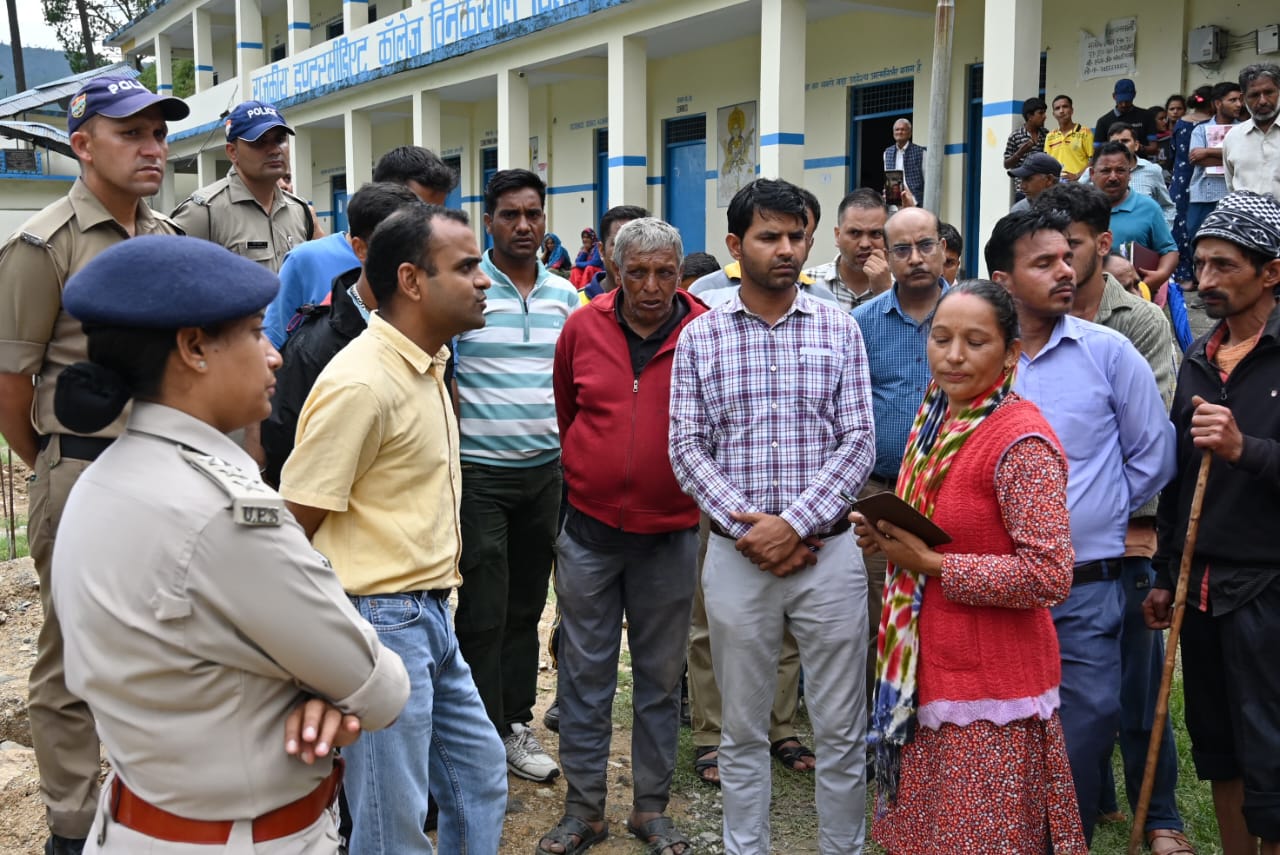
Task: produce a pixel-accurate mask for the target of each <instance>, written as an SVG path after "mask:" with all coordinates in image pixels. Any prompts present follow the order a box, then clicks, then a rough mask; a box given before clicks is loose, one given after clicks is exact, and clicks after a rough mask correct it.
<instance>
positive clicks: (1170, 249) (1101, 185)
mask: <svg viewBox="0 0 1280 855" xmlns="http://www.w3.org/2000/svg"><path fill="white" fill-rule="evenodd" d="M1136 160H1137V159H1136V156H1135V155H1134V153H1133V152H1132V151H1130V150H1129V147H1128V146H1126V145H1125V144H1124V143H1121V142H1107V143H1103V144H1102V145H1101V146H1099V147H1098V148H1097V149H1096V150H1095V151H1094V153H1093V172H1092V181H1093V186H1095V187H1097V188H1098V189H1099V190H1101V191H1102V192H1103V193H1105V194H1106V196H1107V199H1108V200H1110V202H1111V233H1112V235H1114V237H1115V243H1116V244H1126V243H1136V244H1138V245H1139V246H1143V247H1146V248H1147V249H1149V250H1151V251H1152V252H1155V253H1157V254H1159V256H1160V260H1159V262H1158V263H1157V264H1156V265H1155V267H1153V268H1148V267H1142V266H1141V265H1139V264H1135V265H1134V267H1136V268H1137V270H1138V275H1139V276H1141V277H1142V281H1143V282H1145V283H1147V287H1148V288H1150V289H1151V293H1152V294H1155V293H1156V292H1157V291H1158V290H1160V287H1161V286H1163V285H1164V284H1165V283H1166V282H1168V281H1169V277H1170V276H1172V275H1173V271H1174V268H1176V267H1177V266H1178V245H1177V243H1175V242H1174V240H1173V233H1172V232H1170V231H1169V225H1168V223H1166V222H1165V219H1164V214H1163V213H1162V212H1161V210H1160V206H1159V205H1158V204H1156V202H1155V201H1154V200H1153V199H1151V198H1150V197H1147V196H1143V195H1141V194H1139V193H1135V192H1133V190H1131V189H1130V187H1129V176H1130V175H1131V174H1132V173H1133V169H1134V165H1135V163H1136Z"/></svg>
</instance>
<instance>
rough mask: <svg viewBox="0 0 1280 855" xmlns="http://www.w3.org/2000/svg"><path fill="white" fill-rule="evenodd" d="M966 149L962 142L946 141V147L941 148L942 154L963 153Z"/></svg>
mask: <svg viewBox="0 0 1280 855" xmlns="http://www.w3.org/2000/svg"><path fill="white" fill-rule="evenodd" d="M966 151H968V146H966V145H965V144H964V143H962V142H953V143H947V147H946V148H944V149H943V150H942V153H943V154H964V153H965V152H966Z"/></svg>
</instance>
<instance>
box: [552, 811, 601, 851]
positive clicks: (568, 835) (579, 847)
mask: <svg viewBox="0 0 1280 855" xmlns="http://www.w3.org/2000/svg"><path fill="white" fill-rule="evenodd" d="M608 836H609V823H607V822H606V823H605V824H604V827H603V828H601V829H600V830H599V831H596V830H595V829H594V828H592V827H591V826H590V825H588V824H587V823H586V822H585V821H584V820H581V819H578V818H577V817H576V816H568V815H566V816H562V817H560V821H559V822H557V823H556V827H555V828H553V829H551V830H550V831H548V832H547V833H546V834H544V835H542V839H541V840H539V841H538V848H537V849H535V850H534V855H577V853H579V852H586V851H587V850H588V849H590V848H591V847H592V846H595V845H596V844H597V843H599V842H601V841H602V840H605V839H606V838H608ZM575 837H576V838H578V842H577V843H574V842H573V838H575ZM543 840H545V841H547V842H549V843H559V844H560V845H561V846H563V847H564V851H562V852H554V851H552V850H550V849H544V848H543V846H542V841H543Z"/></svg>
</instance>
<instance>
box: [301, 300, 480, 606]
mask: <svg viewBox="0 0 1280 855" xmlns="http://www.w3.org/2000/svg"><path fill="white" fill-rule="evenodd" d="M448 358H449V349H448V348H447V347H445V348H441V349H440V351H439V352H438V353H436V354H435V356H434V357H433V356H431V355H429V354H427V353H425V352H424V351H423V350H422V349H421V348H419V347H418V346H417V345H416V344H414V343H413V342H412V341H410V340H409V339H408V338H406V337H405V336H404V335H403V334H402V333H400V331H399V330H397V329H396V328H395V327H393V326H391V325H390V324H388V323H387V322H386V321H384V320H383V319H382V317H381V316H380V315H378V314H377V313H376V312H375V313H374V314H373V316H372V317H370V319H369V326H368V328H367V329H365V331H364V332H363V333H361V334H360V335H358V336H357V337H356V338H355V339H354V340H353V341H352V342H351V343H350V344H349V345H347V346H346V347H345V348H344V349H343V350H342V351H340V352H339V353H338V355H337V356H335V357H334V358H333V360H332V361H331V362H330V363H329V364H328V366H326V367H325V369H324V371H322V372H321V373H320V376H319V378H317V379H316V383H315V386H313V387H312V389H311V394H310V395H308V396H307V400H306V403H304V404H303V405H302V412H301V413H300V414H299V416H298V431H297V438H298V441H297V444H296V445H295V446H294V449H293V453H292V454H291V455H289V459H288V461H286V462H285V465H284V471H283V472H282V473H281V475H280V492H281V494H282V495H283V496H284V497H285V498H287V499H289V500H290V501H292V502H297V503H298V504H301V505H310V506H311V507H314V508H324V509H326V510H328V511H329V512H330V513H329V515H328V516H326V517H325V518H324V521H323V522H322V523H321V524H320V527H319V528H318V529H317V530H316V533H315V535H314V537H313V539H312V540H313V542H314V543H315V545H316V549H319V550H320V551H321V552H323V553H324V554H325V555H327V556H328V557H329V560H330V561H332V562H333V569H334V571H335V572H337V574H338V578H339V579H341V580H342V586H343V587H344V588H346V590H347V591H348V592H349V593H352V594H360V595H371V594H391V593H398V592H401V591H427V590H440V589H444V588H454V587H457V586H458V585H460V584H461V583H462V577H461V576H459V575H458V559H459V557H460V556H461V554H462V534H461V528H460V526H459V520H458V513H459V505H460V502H461V498H462V471H461V466H460V464H459V461H458V422H457V419H456V418H455V417H454V414H453V404H452V402H451V400H450V397H449V390H448V389H447V388H446V387H445V384H444V367H445V363H446V361H447V360H448Z"/></svg>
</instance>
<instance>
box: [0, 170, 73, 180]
mask: <svg viewBox="0 0 1280 855" xmlns="http://www.w3.org/2000/svg"><path fill="white" fill-rule="evenodd" d="M5 180H16V181H75V180H76V176H74V175H37V174H35V173H31V172H0V181H5Z"/></svg>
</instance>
